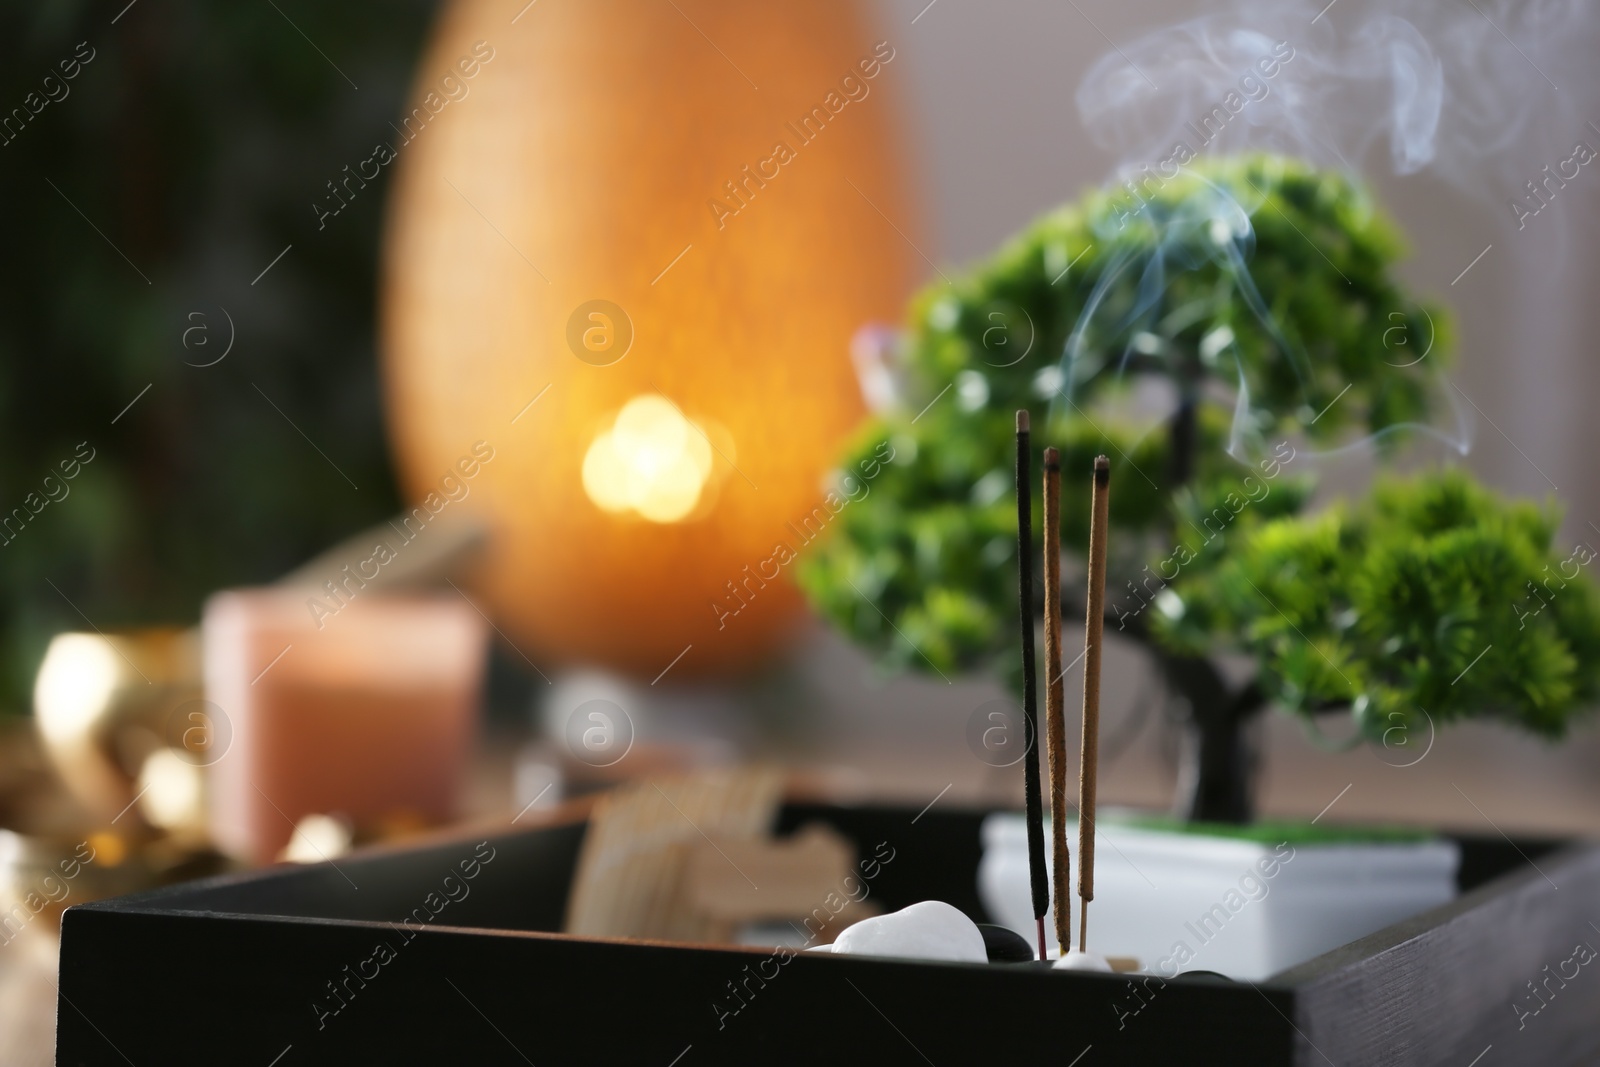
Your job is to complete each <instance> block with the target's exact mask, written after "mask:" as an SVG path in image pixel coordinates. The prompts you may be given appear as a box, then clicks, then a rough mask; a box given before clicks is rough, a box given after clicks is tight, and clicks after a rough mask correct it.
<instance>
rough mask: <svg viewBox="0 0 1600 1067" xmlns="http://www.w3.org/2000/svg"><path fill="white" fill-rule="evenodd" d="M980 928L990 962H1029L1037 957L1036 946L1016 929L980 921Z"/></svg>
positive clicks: (984, 948)
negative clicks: (1035, 953)
mask: <svg viewBox="0 0 1600 1067" xmlns="http://www.w3.org/2000/svg"><path fill="white" fill-rule="evenodd" d="M978 929H979V930H981V931H982V932H983V950H984V951H985V952H986V953H988V955H989V962H990V963H1028V962H1030V961H1032V960H1033V959H1034V958H1035V955H1034V947H1033V946H1032V945H1030V944H1028V940H1027V938H1025V937H1023V936H1022V935H1021V934H1019V933H1017V932H1016V931H1015V930H1011V929H1008V928H1007V927H1004V926H995V925H993V924H991V923H979V924H978Z"/></svg>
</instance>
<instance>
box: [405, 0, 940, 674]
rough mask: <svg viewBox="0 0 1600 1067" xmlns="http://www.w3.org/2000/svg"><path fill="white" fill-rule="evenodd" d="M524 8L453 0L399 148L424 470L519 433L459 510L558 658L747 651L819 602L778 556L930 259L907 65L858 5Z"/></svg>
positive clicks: (523, 626) (408, 484) (497, 583)
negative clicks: (854, 362)
mask: <svg viewBox="0 0 1600 1067" xmlns="http://www.w3.org/2000/svg"><path fill="white" fill-rule="evenodd" d="M525 4H526V0H458V2H456V3H454V4H453V5H452V6H450V7H449V8H448V9H447V10H446V12H445V14H444V16H443V19H442V21H441V23H440V26H439V28H438V32H437V35H436V37H435V40H434V42H433V44H432V47H431V48H430V49H429V50H428V53H427V56H426V58H425V59H424V60H423V63H422V67H421V70H420V72H419V80H418V86H417V90H416V93H415V98H416V104H417V109H418V110H417V111H415V112H413V113H412V118H411V120H410V121H408V122H407V123H405V124H402V125H403V127H404V132H405V133H406V134H408V135H409V139H408V140H407V139H402V140H400V141H399V142H398V143H396V144H395V145H394V150H395V157H396V161H395V163H394V166H395V167H397V168H398V173H397V175H396V182H397V184H396V186H395V189H394V192H393V198H392V203H391V216H390V226H389V234H388V246H387V253H386V279H385V286H384V307H383V349H384V356H385V369H386V382H387V394H388V396H387V399H388V405H389V411H390V418H391V426H392V434H393V442H394V449H395V453H396V456H397V460H398V465H399V469H400V474H401V479H402V482H403V485H404V486H405V488H406V490H407V492H408V493H409V495H410V496H411V497H412V498H413V499H414V500H419V501H422V500H426V499H428V497H429V494H430V493H434V492H436V490H437V489H438V487H439V486H440V485H441V484H442V479H443V478H445V477H446V476H447V475H449V474H450V472H451V471H452V469H453V468H455V466H456V464H457V463H458V461H459V460H460V458H461V457H463V456H465V455H467V454H468V453H469V452H472V450H473V449H474V446H475V445H478V443H479V442H482V443H483V444H482V445H481V446H480V447H479V449H478V451H477V452H474V453H473V454H474V455H477V456H479V457H480V458H481V456H482V454H483V453H484V451H485V450H486V449H492V450H493V459H492V460H491V461H489V462H485V463H483V464H482V468H481V471H480V472H479V473H478V476H477V477H476V478H475V479H474V481H473V482H472V483H471V487H470V494H469V495H468V496H467V497H466V498H465V499H463V500H461V501H459V502H458V503H457V502H453V503H451V504H450V505H449V506H451V507H459V508H460V509H462V510H463V511H473V512H475V513H476V514H477V515H478V516H479V517H480V518H481V519H482V520H483V521H484V522H485V523H486V524H487V526H488V528H489V529H490V531H491V539H490V548H489V550H488V553H487V556H486V558H485V561H484V564H483V566H482V568H481V570H480V571H479V573H478V580H477V583H476V591H477V593H478V594H481V597H482V598H483V600H484V601H485V603H486V606H487V607H488V608H489V610H490V611H491V614H493V615H494V617H495V619H496V622H497V623H498V624H499V625H500V627H501V628H502V630H503V631H504V632H505V633H506V634H507V636H508V637H510V638H511V639H512V640H513V641H514V642H516V643H517V645H518V647H519V648H521V649H522V650H523V651H524V653H525V654H527V655H529V656H530V657H531V658H532V659H534V660H535V661H537V662H538V663H539V664H540V666H541V668H542V669H543V668H545V667H546V665H547V664H548V663H559V662H563V661H565V662H580V661H581V662H589V663H597V664H601V665H605V666H610V667H614V668H620V669H625V670H630V671H632V672H634V673H636V674H640V675H643V676H645V677H653V676H656V675H658V673H659V672H661V671H663V670H664V669H666V668H667V667H668V666H669V665H673V664H676V666H675V668H674V669H675V670H676V671H678V672H681V673H682V674H689V673H694V672H706V671H713V670H726V669H729V668H735V667H739V666H743V665H747V664H750V663H753V662H754V661H755V660H756V659H757V658H758V657H759V655H760V654H761V653H762V652H764V651H767V650H770V649H771V648H772V646H773V645H774V644H775V643H776V642H777V641H778V640H780V639H781V637H782V635H783V634H784V632H785V630H786V628H787V626H788V624H791V623H792V622H793V621H794V619H795V617H796V616H797V614H798V613H799V611H800V610H801V607H800V599H799V596H798V594H797V593H796V592H795V590H794V588H793V587H792V585H791V584H790V581H789V576H788V574H787V572H786V567H784V566H779V567H778V568H777V573H775V574H774V564H772V563H770V562H768V561H771V560H773V559H774V558H775V556H774V551H775V548H776V546H778V545H779V544H780V543H786V544H788V545H790V546H792V547H793V548H794V549H796V550H798V551H800V552H803V551H804V550H805V549H804V547H803V544H802V543H801V541H800V539H799V538H797V537H796V535H795V534H794V533H793V532H792V530H791V524H793V525H795V526H798V525H799V524H800V523H801V522H802V520H803V519H804V518H805V517H807V516H810V515H812V514H813V513H814V511H815V509H816V508H818V507H819V506H821V505H822V502H823V500H824V499H825V496H826V494H827V491H828V487H827V485H826V484H825V479H826V477H827V474H828V471H829V469H830V467H831V466H832V462H833V460H834V458H835V456H836V455H837V453H838V450H839V448H840V446H841V445H842V443H843V439H844V438H845V437H846V436H847V435H848V433H849V432H850V431H851V429H852V428H853V427H854V426H855V425H856V423H857V421H858V419H859V418H860V416H861V414H862V411H861V396H860V387H859V385H858V383H857V381H856V378H855V374H854V371H853V370H852V367H851V363H850V357H849V343H850V338H851V336H852V335H853V334H854V333H855V331H856V330H857V329H858V328H859V327H861V326H862V325H863V324H865V323H867V322H870V321H874V320H876V321H885V320H888V321H894V320H898V318H899V316H900V313H901V308H902V306H903V302H904V300H905V297H906V295H907V294H908V292H909V290H910V287H911V285H912V283H913V282H914V281H915V278H916V274H917V270H914V269H913V264H919V265H920V263H921V260H920V259H919V258H918V253H917V252H916V251H915V249H914V247H913V245H912V244H911V243H910V242H911V241H912V240H916V239H917V238H916V231H915V229H914V227H913V222H914V219H915V212H914V210H913V208H912V205H911V203H910V201H909V198H908V195H907V185H906V177H905V168H904V167H903V165H902V162H901V156H900V152H899V148H900V145H899V137H898V128H897V126H896V123H895V111H894V108H893V106H892V104H893V101H892V99H891V97H892V94H893V93H894V92H895V91H897V89H898V84H897V83H900V82H902V81H903V80H904V79H905V77H906V74H907V71H906V70H905V67H904V61H903V60H899V61H898V62H897V60H896V56H897V51H896V48H895V44H894V42H893V41H889V40H884V39H883V38H882V37H881V36H880V35H874V34H873V33H871V32H869V29H868V27H867V26H866V24H865V21H864V19H863V18H862V14H861V10H860V8H861V6H862V5H860V4H858V3H856V2H854V0H808V2H807V3H804V4H741V3H730V2H727V0H675V2H674V3H663V4H637V3H633V2H628V0H597V2H590V3H584V4H536V5H527V6H524V5H525ZM469 70H470V71H471V74H470V75H469V74H468V71H469ZM736 591H737V593H738V599H734V593H735V592H736ZM719 605H720V607H719ZM729 608H739V610H738V611H737V613H736V614H735V613H733V612H730V611H729V610H728V609H729ZM680 657H681V661H680Z"/></svg>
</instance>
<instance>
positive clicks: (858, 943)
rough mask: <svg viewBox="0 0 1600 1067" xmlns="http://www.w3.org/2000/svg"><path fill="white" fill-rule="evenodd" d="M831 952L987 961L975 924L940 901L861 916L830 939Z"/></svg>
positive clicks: (980, 936) (980, 935) (921, 958)
mask: <svg viewBox="0 0 1600 1067" xmlns="http://www.w3.org/2000/svg"><path fill="white" fill-rule="evenodd" d="M833 951H834V952H836V953H846V954H849V955H855V956H899V957H902V958H906V959H920V960H953V961H956V962H958V963H987V962H988V960H989V954H988V952H987V951H986V950H985V948H984V941H983V933H982V932H981V931H980V930H979V929H978V924H977V923H975V922H973V921H972V920H971V919H969V918H967V917H966V916H965V915H964V914H962V913H961V911H960V910H959V909H957V908H955V907H953V906H951V905H949V904H946V903H945V902H944V901H942V900H924V901H923V902H922V903H920V904H913V905H911V906H910V907H908V908H901V909H900V910H899V911H896V912H890V913H889V914H888V915H877V916H874V917H872V918H870V919H862V920H861V921H860V922H858V923H856V924H855V925H854V926H851V927H848V928H846V929H845V931H844V932H843V933H841V934H840V935H839V936H838V938H836V939H835V940H834V942H833Z"/></svg>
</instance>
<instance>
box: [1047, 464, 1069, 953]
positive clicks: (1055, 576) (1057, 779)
mask: <svg viewBox="0 0 1600 1067" xmlns="http://www.w3.org/2000/svg"><path fill="white" fill-rule="evenodd" d="M1063 673H1065V672H1063V671H1062V669H1061V453H1059V452H1057V451H1056V450H1055V449H1053V448H1047V449H1045V450H1044V677H1045V690H1044V737H1045V754H1046V755H1047V756H1048V757H1049V761H1050V844H1051V859H1052V860H1053V861H1054V864H1055V868H1054V870H1053V871H1052V872H1051V881H1052V883H1053V888H1054V889H1055V920H1056V942H1057V944H1058V945H1059V947H1060V952H1061V955H1063V956H1065V955H1066V954H1067V952H1068V951H1069V950H1070V949H1071V948H1072V853H1071V852H1069V851H1068V850H1067V723H1066V709H1065V705H1066V684H1065V682H1063V680H1062V677H1061V676H1062V674H1063Z"/></svg>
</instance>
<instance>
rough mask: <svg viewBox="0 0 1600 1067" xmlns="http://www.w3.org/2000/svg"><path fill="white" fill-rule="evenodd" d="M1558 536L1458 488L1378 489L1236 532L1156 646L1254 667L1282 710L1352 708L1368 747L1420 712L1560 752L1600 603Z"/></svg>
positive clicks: (1597, 636)
mask: <svg viewBox="0 0 1600 1067" xmlns="http://www.w3.org/2000/svg"><path fill="white" fill-rule="evenodd" d="M1556 526H1557V517H1556V515H1554V514H1553V513H1552V512H1550V511H1548V510H1541V509H1540V508H1538V507H1536V506H1534V505H1532V504H1528V503H1523V502H1511V501H1506V500H1503V499H1501V498H1499V497H1497V496H1496V495H1495V494H1493V493H1491V492H1489V491H1488V490H1486V489H1484V488H1482V487H1480V486H1477V485H1475V484H1473V482H1472V481H1471V480H1470V479H1469V478H1468V477H1467V476H1466V475H1465V474H1463V473H1462V472H1460V471H1445V472H1442V473H1435V474H1430V475H1426V476H1423V477H1420V478H1415V479H1409V480H1386V481H1383V482H1381V483H1380V484H1379V485H1378V487H1377V489H1376V490H1375V491H1374V492H1373V494H1372V496H1371V498H1370V499H1369V500H1367V501H1365V502H1363V503H1361V504H1359V505H1355V506H1350V505H1340V506H1335V507H1333V508H1330V509H1328V510H1327V511H1325V512H1323V513H1321V514H1319V515H1316V516H1313V517H1310V518H1288V519H1280V520H1277V521H1274V522H1269V523H1265V524H1259V525H1256V526H1254V527H1252V528H1250V529H1248V530H1247V531H1246V532H1244V534H1243V536H1242V537H1241V538H1240V540H1239V541H1238V543H1237V545H1236V547H1235V549H1234V550H1233V551H1231V552H1229V553H1227V554H1226V555H1225V556H1223V555H1218V556H1214V557H1209V558H1208V559H1207V560H1206V562H1205V563H1204V564H1202V565H1200V566H1198V567H1197V568H1195V570H1194V571H1193V572H1192V573H1191V574H1189V575H1187V576H1186V579H1187V580H1186V581H1185V582H1184V583H1183V584H1182V586H1181V588H1180V589H1177V590H1175V591H1174V595H1173V596H1172V597H1171V598H1170V599H1167V600H1165V601H1164V602H1163V603H1162V604H1161V605H1160V608H1161V609H1164V610H1158V611H1156V612H1154V613H1153V615H1154V620H1155V623H1156V625H1155V627H1154V629H1155V631H1156V635H1157V636H1158V637H1159V638H1161V639H1164V640H1166V641H1168V642H1169V643H1172V644H1181V645H1184V646H1187V647H1189V648H1191V649H1193V650H1195V651H1201V652H1210V651H1215V650H1217V649H1219V648H1229V649H1234V650H1238V651H1244V652H1248V653H1250V654H1252V655H1253V656H1255V658H1256V659H1257V660H1258V662H1260V664H1261V665H1262V668H1263V669H1262V673H1261V677H1262V680H1263V682H1264V687H1265V688H1266V689H1267V691H1268V693H1269V694H1270V695H1271V696H1273V697H1274V698H1275V699H1276V700H1277V701H1278V702H1279V703H1280V704H1282V705H1283V706H1285V707H1288V708H1292V709H1296V710H1300V711H1307V712H1309V711H1315V710H1317V709H1318V708H1321V707H1326V706H1329V705H1334V706H1347V705H1348V706H1353V707H1354V708H1355V711H1356V718H1357V721H1358V723H1359V724H1360V725H1361V726H1362V728H1363V730H1364V732H1366V733H1367V734H1368V735H1369V736H1370V737H1372V738H1373V739H1374V740H1379V741H1381V740H1382V737H1383V734H1384V733H1385V732H1388V731H1391V730H1394V729H1396V728H1399V729H1401V730H1403V731H1405V732H1408V733H1409V732H1410V731H1411V730H1412V729H1413V728H1418V727H1422V725H1423V719H1424V715H1423V713H1424V712H1425V713H1426V716H1427V717H1428V718H1431V719H1432V720H1433V721H1434V722H1436V723H1443V722H1448V721H1450V720H1453V719H1460V718H1465V717H1469V716H1495V717H1499V718H1503V719H1506V720H1508V721H1511V722H1515V723H1517V724H1518V725H1521V726H1523V727H1525V728H1527V729H1529V730H1531V731H1533V732H1535V733H1538V734H1543V735H1546V736H1552V737H1553V736H1559V735H1560V734H1561V733H1562V732H1563V730H1564V729H1565V727H1566V723H1567V718H1568V713H1569V712H1570V711H1571V709H1572V708H1573V706H1574V705H1575V704H1577V703H1580V702H1585V701H1592V700H1593V699H1594V698H1595V697H1596V696H1597V695H1600V694H1597V688H1600V687H1597V681H1600V679H1597V677H1596V671H1595V668H1594V664H1595V663H1596V662H1597V661H1600V601H1597V599H1596V595H1595V591H1594V587H1593V586H1592V585H1591V584H1590V582H1589V581H1588V579H1587V576H1586V575H1585V573H1584V572H1585V569H1586V567H1587V565H1588V564H1589V563H1590V562H1592V561H1593V560H1594V558H1595V555H1596V553H1595V552H1594V550H1593V549H1592V548H1590V547H1589V546H1588V545H1587V544H1585V543H1579V544H1576V545H1574V546H1572V547H1571V548H1570V549H1557V548H1556V547H1555V546H1554V538H1555V531H1556ZM1416 736H1423V735H1422V734H1420V733H1419V734H1417V735H1416Z"/></svg>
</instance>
